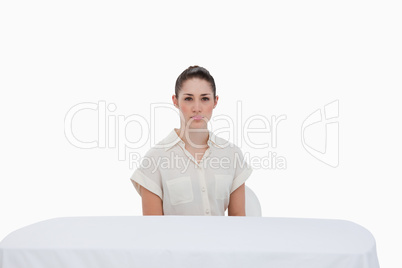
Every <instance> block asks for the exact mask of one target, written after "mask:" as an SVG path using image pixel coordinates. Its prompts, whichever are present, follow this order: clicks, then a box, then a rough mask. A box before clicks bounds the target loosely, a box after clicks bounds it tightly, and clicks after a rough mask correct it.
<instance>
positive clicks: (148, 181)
mask: <svg viewBox="0 0 402 268" xmlns="http://www.w3.org/2000/svg"><path fill="white" fill-rule="evenodd" d="M156 163H158V159H156V158H155V157H154V156H152V154H151V153H150V152H148V153H147V154H146V155H145V156H144V157H143V158H142V160H141V165H140V166H139V167H138V168H137V169H136V170H135V171H134V173H133V175H132V176H131V178H130V180H131V182H132V183H133V185H134V187H135V189H136V190H137V192H138V194H140V195H141V193H140V185H141V186H142V187H144V188H146V189H147V190H148V191H150V192H152V193H154V194H156V195H157V196H159V197H160V198H161V199H162V200H163V191H162V178H161V174H160V171H159V169H158V166H157V165H156Z"/></svg>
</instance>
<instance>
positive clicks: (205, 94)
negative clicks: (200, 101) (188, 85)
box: [183, 93, 211, 96]
mask: <svg viewBox="0 0 402 268" xmlns="http://www.w3.org/2000/svg"><path fill="white" fill-rule="evenodd" d="M183 95H189V96H194V95H193V94H190V93H184V94H183ZM207 95H211V93H204V94H201V95H200V96H207Z"/></svg>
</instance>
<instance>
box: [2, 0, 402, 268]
mask: <svg viewBox="0 0 402 268" xmlns="http://www.w3.org/2000/svg"><path fill="white" fill-rule="evenodd" d="M401 14H402V8H401V5H400V3H398V1H332V2H328V1H277V2H263V1H247V3H246V2H245V1H242V2H240V1H230V2H229V1H227V2H225V1H221V2H219V3H218V1H216V2H213V1H198V2H190V1H164V2H162V1H153V2H151V1H149V2H148V3H147V4H143V3H140V2H139V1H136V2H133V1H86V0H85V1H83V0H80V1H63V2H61V1H2V2H1V4H0V39H1V40H0V89H1V95H0V103H1V105H0V116H1V131H0V157H1V159H0V160H1V163H0V165H1V168H0V215H1V216H0V217H1V219H0V239H2V238H4V237H5V236H6V235H7V234H9V233H10V232H12V231H14V230H16V229H18V228H21V227H23V226H26V225H28V224H32V223H35V222H37V221H41V220H46V219H49V218H54V217H64V216H92V215H93V216H98V215H106V216H108V215H110V216H111V215H141V213H142V212H141V200H140V197H139V195H138V194H137V192H136V191H135V189H134V187H133V186H132V184H131V182H130V180H129V178H130V176H131V174H132V173H133V171H134V169H133V168H130V167H129V161H128V159H126V160H125V161H124V160H119V157H118V149H117V148H113V146H111V145H110V144H108V143H107V144H106V146H105V147H106V148H93V149H81V148H77V147H76V146H73V145H72V144H71V143H70V142H69V141H68V139H67V138H66V136H65V126H64V123H65V122H64V120H65V117H66V114H67V113H68V111H69V110H70V109H71V108H72V107H73V106H75V105H77V104H80V103H85V102H88V103H94V104H98V103H99V102H101V101H104V102H105V103H106V104H107V105H108V104H111V103H113V104H114V105H115V107H116V108H117V109H116V110H115V111H113V112H110V111H107V115H108V116H109V117H110V118H115V119H116V121H117V118H118V117H120V118H125V117H128V116H130V115H140V116H142V117H144V118H145V120H147V121H148V122H150V105H151V103H170V102H171V95H172V94H173V92H174V82H175V80H176V78H177V76H178V75H179V74H180V73H181V72H182V71H183V70H184V69H185V68H187V67H188V66H190V65H195V64H197V65H200V66H204V67H206V68H207V69H208V70H209V71H210V72H211V74H212V75H213V76H214V78H215V80H216V84H217V93H218V95H219V96H220V101H219V104H218V106H217V108H216V109H215V111H214V113H215V114H214V115H229V116H231V117H233V119H234V120H236V112H237V111H236V109H237V101H241V104H242V116H243V118H244V119H247V118H248V117H251V116H253V115H263V116H265V117H266V118H268V119H270V118H271V116H273V115H275V116H280V115H286V117H287V119H286V120H284V121H281V122H280V123H279V125H278V129H277V146H276V148H272V147H270V148H266V149H255V148H252V147H250V146H247V144H244V143H242V144H241V148H242V150H243V152H248V153H250V155H251V156H253V155H255V156H263V155H267V153H268V151H272V152H275V153H276V154H277V155H279V156H282V157H284V158H285V159H286V163H287V166H286V169H282V170H279V169H273V168H271V169H255V170H254V173H253V174H252V176H251V177H250V179H249V180H248V182H247V185H248V186H249V187H250V188H251V189H253V190H254V192H255V193H256V194H257V196H258V197H259V199H260V201H261V205H262V209H263V216H266V217H302V218H328V219H344V220H349V221H353V222H356V223H358V224H360V225H362V226H364V227H365V228H367V229H368V230H369V231H371V233H372V234H373V235H374V237H375V238H376V241H377V251H378V256H379V260H380V265H381V267H401V265H402V259H401V258H400V256H399V257H398V254H399V253H400V250H401V248H400V245H399V244H400V241H402V229H401V226H402V217H401V213H400V211H401V204H402V194H401V186H400V183H399V182H398V180H401V179H402V176H401V175H402V172H401V170H400V161H401V157H400V152H401V149H402V146H401V136H402V131H401V127H400V124H401V120H400V116H401V115H402V108H401V105H400V98H398V97H397V96H398V95H399V94H397V92H398V91H400V90H401V86H402V81H401V72H402V65H401V62H402V53H401V47H402V38H401V30H402V29H401V28H402V27H401V25H402V16H401ZM336 100H338V101H339V118H338V119H337V120H338V122H339V166H338V167H336V168H334V167H331V166H329V165H326V164H324V163H323V162H321V161H319V160H317V159H316V158H314V157H312V156H311V155H310V154H309V153H308V152H307V151H306V150H305V149H304V148H303V146H302V143H301V126H302V123H303V121H304V120H305V119H306V118H307V117H308V116H309V115H310V114H311V113H313V112H314V111H316V110H317V109H320V108H323V107H324V106H325V105H326V104H328V103H330V102H332V101H336ZM97 118H98V117H97V112H96V111H91V110H86V111H85V112H82V113H79V114H77V115H76V117H75V119H74V121H73V126H72V127H73V131H74V134H75V135H76V137H77V138H79V139H80V140H85V141H92V140H96V139H97V136H98V121H97V120H98V119H97ZM155 122H156V124H155V127H154V129H155V131H156V134H155V137H156V140H157V141H158V140H159V139H161V138H163V137H164V136H166V135H167V134H168V133H169V132H170V131H171V129H172V128H173V127H179V120H178V116H177V115H176V114H175V113H174V111H173V110H167V112H165V113H159V116H157V117H156V119H155ZM243 123H244V120H243ZM237 124H241V122H237ZM110 126H111V124H109V127H110ZM139 126H140V125H139V124H138V123H135V122H134V123H130V124H128V125H127V127H124V126H123V128H122V129H121V130H122V131H121V133H120V135H123V136H121V138H120V139H119V141H118V142H124V140H125V139H129V140H131V141H135V140H138V139H139V138H140V136H139V135H138V133H141V132H139V131H138V130H139ZM319 129H320V128H319V127H318V128H316V131H320V130H319ZM323 129H324V131H323ZM109 131H111V132H112V133H115V132H114V130H113V129H112V128H110V129H109ZM146 132H148V131H145V134H146ZM321 133H322V135H324V136H322V135H321V134H320V135H321V137H325V127H324V125H322V128H321ZM116 135H117V134H116ZM266 135H267V136H263V135H261V134H258V135H256V137H255V139H256V140H257V141H259V142H266V141H269V139H270V136H269V135H270V134H266ZM320 135H318V136H317V137H319V136H320ZM125 136H127V137H125ZM123 137H125V138H124V139H123ZM317 139H318V138H317ZM323 141H324V140H320V141H319V140H315V142H316V144H315V145H314V146H319V144H322V142H323ZM151 145H152V144H151V142H150V141H149V140H148V142H147V143H146V144H145V145H144V146H142V147H141V148H138V149H127V154H128V152H129V151H131V152H136V153H138V154H141V155H142V154H143V153H144V152H146V151H147V150H148V149H149V147H150V146H151Z"/></svg>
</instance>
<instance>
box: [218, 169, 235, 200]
mask: <svg viewBox="0 0 402 268" xmlns="http://www.w3.org/2000/svg"><path fill="white" fill-rule="evenodd" d="M232 182H233V176H231V175H215V197H216V198H217V199H226V198H229V195H230V189H231V188H232Z"/></svg>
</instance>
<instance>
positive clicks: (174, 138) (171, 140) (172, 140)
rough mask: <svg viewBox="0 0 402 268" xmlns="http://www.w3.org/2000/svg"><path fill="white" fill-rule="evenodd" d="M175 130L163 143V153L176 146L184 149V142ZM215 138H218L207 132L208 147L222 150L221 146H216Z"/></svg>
mask: <svg viewBox="0 0 402 268" xmlns="http://www.w3.org/2000/svg"><path fill="white" fill-rule="evenodd" d="M175 130H176V129H175V128H174V129H173V130H172V131H171V132H170V133H169V135H168V136H167V137H166V138H165V139H164V141H163V147H164V148H165V151H168V150H170V149H171V148H173V147H174V146H175V145H176V144H179V145H180V146H182V147H183V148H184V141H183V140H182V139H181V138H180V137H179V136H178V135H177V133H176V131H175ZM217 138H218V137H217V136H215V135H214V133H212V132H211V131H209V135H208V141H207V144H208V146H209V147H211V145H212V146H214V147H216V148H219V149H221V148H224V147H223V146H221V145H219V144H218V142H217Z"/></svg>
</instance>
